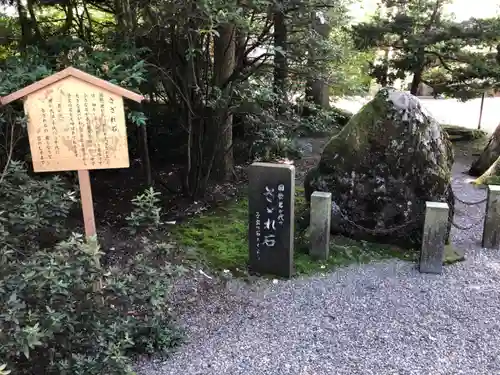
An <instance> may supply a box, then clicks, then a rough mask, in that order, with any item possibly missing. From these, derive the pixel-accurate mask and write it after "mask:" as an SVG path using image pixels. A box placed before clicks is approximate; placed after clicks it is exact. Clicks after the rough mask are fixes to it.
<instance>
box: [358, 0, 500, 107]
mask: <svg viewBox="0 0 500 375" xmlns="http://www.w3.org/2000/svg"><path fill="white" fill-rule="evenodd" d="M449 2H450V1H449V0H444V1H434V0H424V1H422V0H418V1H417V0H410V1H404V2H402V1H394V0H382V1H381V3H380V8H379V11H378V13H377V14H376V15H375V16H374V17H373V19H372V20H371V21H370V22H364V23H361V24H359V25H356V26H354V27H353V31H354V35H355V40H356V45H357V47H358V48H360V49H361V50H365V49H371V48H378V49H381V50H382V51H389V50H390V51H391V56H389V55H386V57H384V58H381V59H379V60H378V61H376V62H375V63H374V64H372V67H371V75H372V76H373V77H374V78H376V79H377V81H378V82H379V83H381V84H382V85H387V84H389V85H390V84H392V83H393V82H394V81H395V80H396V79H405V78H406V75H407V74H412V75H413V77H414V80H415V82H416V83H417V84H418V83H420V82H425V83H428V84H430V85H431V86H432V87H434V88H435V90H436V91H437V92H439V93H442V92H445V93H446V92H447V93H454V96H462V97H463V96H467V95H466V92H462V93H460V92H459V91H460V89H458V87H457V86H455V85H454V84H453V83H465V81H466V79H467V75H468V74H470V73H471V70H475V71H476V75H475V76H477V75H480V73H479V69H478V66H476V67H475V69H471V67H470V66H468V65H469V64H471V63H472V64H476V63H478V64H479V63H480V59H481V56H484V52H482V51H481V50H482V49H484V48H486V51H487V49H488V48H491V47H492V46H496V44H497V42H498V35H499V34H498V30H500V29H499V28H498V22H494V21H492V20H477V19H471V20H468V21H464V22H460V23H457V22H454V21H453V20H452V19H451V18H450V17H447V16H446V15H445V13H444V7H445V5H446V4H447V3H449ZM483 66H484V64H483ZM451 77H454V78H451ZM470 78H474V74H472V77H470ZM472 81H473V80H470V81H469V83H473V82H472ZM458 86H459V87H460V88H461V89H463V88H464V87H465V85H463V84H459V85H458ZM465 91H467V90H466V89H465Z"/></svg>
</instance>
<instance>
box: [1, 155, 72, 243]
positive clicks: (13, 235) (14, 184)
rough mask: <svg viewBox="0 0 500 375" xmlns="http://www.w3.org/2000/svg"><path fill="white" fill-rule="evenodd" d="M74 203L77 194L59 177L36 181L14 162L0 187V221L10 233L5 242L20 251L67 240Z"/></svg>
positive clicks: (20, 164)
mask: <svg viewBox="0 0 500 375" xmlns="http://www.w3.org/2000/svg"><path fill="white" fill-rule="evenodd" d="M75 202H76V197H75V192H72V191H68V189H67V187H66V185H65V184H64V183H63V181H62V180H61V179H60V178H59V177H57V176H55V177H52V178H48V179H47V178H45V179H38V178H33V177H31V176H29V175H28V173H27V171H26V168H25V166H24V165H23V164H22V163H19V162H11V163H10V164H9V166H8V168H7V169H6V172H5V174H4V175H3V180H2V181H1V183H0V221H1V223H2V225H3V227H4V230H5V231H6V232H8V233H9V236H8V238H6V239H5V241H6V242H8V243H9V244H10V245H12V246H15V247H17V248H18V249H19V248H21V247H25V248H26V249H33V248H36V247H37V246H38V244H40V243H42V244H44V243H47V242H48V243H50V242H51V241H47V237H50V239H51V240H55V241H54V242H57V240H58V239H59V240H60V239H62V238H64V237H65V236H66V232H65V222H66V218H67V217H68V214H69V212H70V209H71V208H72V206H73V205H74V203H75ZM0 235H1V234H0ZM52 245H53V243H52Z"/></svg>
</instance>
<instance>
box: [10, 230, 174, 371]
mask: <svg viewBox="0 0 500 375" xmlns="http://www.w3.org/2000/svg"><path fill="white" fill-rule="evenodd" d="M159 251H160V252H159ZM161 251H162V250H159V249H158V248H156V247H155V246H150V247H146V248H145V249H143V250H142V251H141V254H140V255H138V256H137V257H136V258H132V259H131V260H129V261H128V263H127V264H126V265H125V266H123V267H119V268H117V267H111V268H103V267H101V266H100V265H99V262H98V259H99V256H100V250H99V247H98V245H97V243H96V242H95V241H89V242H88V243H85V242H84V241H83V240H82V238H81V236H78V235H73V236H72V237H71V238H70V239H69V240H67V241H65V242H62V243H60V244H59V245H57V246H56V247H55V248H54V249H53V250H52V251H35V252H33V253H32V254H31V255H30V256H29V257H27V258H25V259H24V260H22V261H21V260H19V259H18V256H17V253H16V252H15V251H14V250H10V249H9V248H5V247H4V248H3V249H1V252H0V256H1V259H2V268H1V269H0V321H1V322H2V332H1V333H0V362H3V363H7V364H8V368H9V369H11V370H12V371H13V373H15V374H19V375H23V374H26V375H28V374H33V373H37V374H75V375H79V374H81V375H92V374H95V375H98V374H99V375H100V374H110V375H113V374H115V375H128V374H133V372H132V368H131V360H130V357H129V356H130V355H131V354H132V353H148V354H151V353H153V352H157V351H168V350H169V349H170V348H171V347H172V346H173V345H175V344H176V343H177V342H178V340H179V337H180V336H179V335H178V333H177V331H176V330H174V329H173V326H172V324H171V317H170V315H169V312H168V311H169V306H168V302H167V297H168V295H169V291H170V285H169V280H170V278H171V277H172V274H175V273H176V272H177V270H176V269H175V267H173V266H172V265H171V264H170V263H168V262H162V261H161V259H163V257H162V256H161ZM149 264H155V265H156V266H157V268H153V267H151V266H149ZM99 285H100V287H98V286H99Z"/></svg>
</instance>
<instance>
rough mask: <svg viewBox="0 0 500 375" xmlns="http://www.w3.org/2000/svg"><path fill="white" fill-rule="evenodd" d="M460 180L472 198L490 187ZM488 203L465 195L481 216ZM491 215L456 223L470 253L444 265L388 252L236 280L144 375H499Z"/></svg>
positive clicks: (469, 213) (192, 314) (192, 316)
mask: <svg viewBox="0 0 500 375" xmlns="http://www.w3.org/2000/svg"><path fill="white" fill-rule="evenodd" d="M455 169H456V173H455V175H456V181H455V183H454V185H455V186H454V189H455V193H456V195H458V196H459V197H461V198H462V199H465V200H468V201H475V200H479V199H481V198H483V197H484V196H485V194H486V193H485V191H484V190H477V189H474V188H473V187H472V186H470V185H469V184H467V183H464V177H465V176H463V175H461V174H460V172H461V171H462V170H463V169H465V166H463V165H461V164H457V165H456V166H455ZM483 209H484V204H483V205H481V206H480V207H467V206H463V205H457V213H456V220H457V222H458V223H459V224H461V225H466V224H467V223H474V222H476V221H477V218H480V217H481V216H482V214H483V211H482V210H483ZM481 234H482V225H479V226H477V227H475V228H474V229H472V230H469V231H458V230H456V229H453V242H454V243H455V244H456V246H457V247H459V248H462V249H465V251H466V261H465V262H462V263H459V264H455V265H451V266H447V267H446V268H445V271H444V274H443V275H440V276H436V275H423V274H420V273H419V272H418V271H417V269H416V266H415V264H413V263H406V262H402V261H396V260H391V261H386V262H381V263H375V264H370V265H363V266H352V267H348V268H344V269H341V270H338V271H335V272H332V273H328V274H326V275H319V276H316V277H308V278H301V279H294V280H291V281H279V282H277V281H274V282H272V281H259V282H258V283H256V284H253V285H248V284H245V283H243V282H238V281H233V282H230V283H229V284H228V286H227V289H226V290H225V291H224V293H219V294H218V297H215V296H213V298H207V299H205V300H203V302H202V303H200V304H199V305H198V306H197V308H193V309H191V310H190V311H189V313H186V314H183V316H182V320H181V322H182V324H183V325H184V326H185V327H186V329H187V330H188V337H189V341H188V342H187V343H186V344H185V345H183V346H181V347H180V348H179V350H178V351H177V352H176V353H175V354H174V355H173V356H172V357H171V358H169V359H157V360H150V361H148V362H143V363H141V364H140V365H139V366H138V375H167V374H175V375H177V374H187V375H197V374H203V375H212V374H213V375H226V374H227V375H239V374H242V375H243V374H244V375H259V374H266V375H285V374H286V375H299V374H300V375H313V374H314V375H323V374H328V375H331V374H338V375H342V374H345V375H353V374H363V375H368V374H376V375H393V374H394V375H395V374H398V375H399V374H401V375H402V374H405V375H410V374H422V375H428V374H431V375H438V374H467V375H471V374H500V357H499V355H500V298H499V297H500V254H499V252H498V251H491V250H482V249H480V245H479V244H480V239H481Z"/></svg>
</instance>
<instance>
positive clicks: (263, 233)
mask: <svg viewBox="0 0 500 375" xmlns="http://www.w3.org/2000/svg"><path fill="white" fill-rule="evenodd" d="M249 180H250V187H249V202H248V206H249V225H248V227H249V233H248V236H249V260H250V269H251V271H253V272H257V273H261V274H274V275H278V276H283V277H290V276H291V275H292V273H293V231H294V226H293V224H294V215H293V210H294V195H295V167H293V166H291V165H286V164H273V163H253V164H252V165H251V166H250V169H249Z"/></svg>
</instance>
